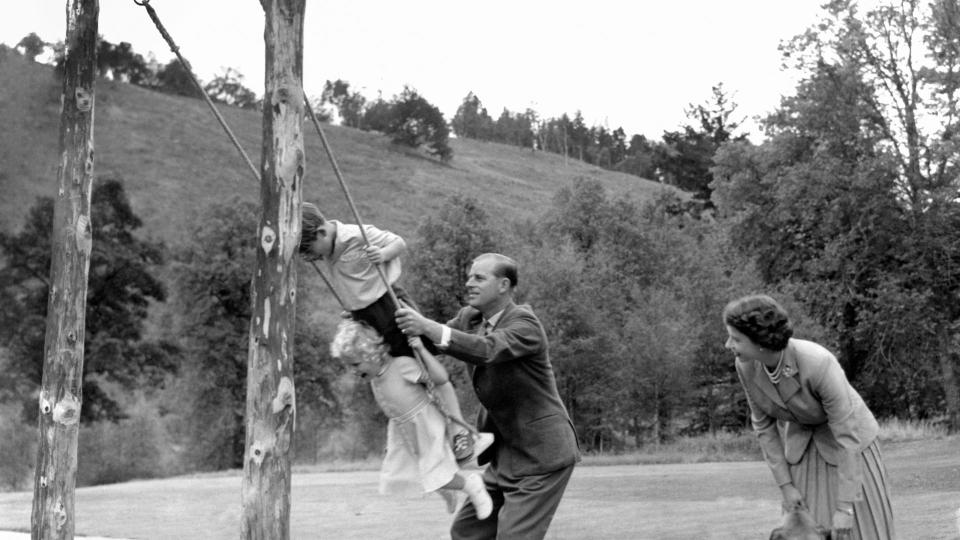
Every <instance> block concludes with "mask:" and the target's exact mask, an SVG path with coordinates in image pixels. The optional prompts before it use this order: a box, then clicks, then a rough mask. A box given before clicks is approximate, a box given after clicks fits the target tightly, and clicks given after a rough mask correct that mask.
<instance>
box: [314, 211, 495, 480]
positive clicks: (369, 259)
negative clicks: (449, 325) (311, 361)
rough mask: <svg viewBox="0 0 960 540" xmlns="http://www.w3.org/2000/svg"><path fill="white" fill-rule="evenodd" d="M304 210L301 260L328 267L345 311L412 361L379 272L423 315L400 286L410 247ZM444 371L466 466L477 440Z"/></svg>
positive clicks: (440, 388) (443, 394) (455, 441)
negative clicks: (403, 259) (403, 256)
mask: <svg viewBox="0 0 960 540" xmlns="http://www.w3.org/2000/svg"><path fill="white" fill-rule="evenodd" d="M301 208H302V210H301V232H300V248H299V251H300V254H301V256H303V257H304V258H305V259H307V260H308V261H315V260H320V261H321V262H322V264H324V266H325V267H326V271H327V272H326V275H327V276H329V279H330V283H331V286H332V287H334V288H335V292H336V293H337V296H338V297H339V299H340V301H341V302H342V303H343V309H345V310H347V311H349V312H350V316H351V317H352V318H353V319H354V320H356V321H363V322H365V323H367V324H368V325H370V326H371V327H372V328H373V329H374V330H376V331H377V332H379V333H380V335H381V336H382V337H383V341H384V343H385V344H386V346H387V348H388V350H389V354H390V355H391V356H393V357H397V356H410V357H412V356H413V354H414V353H413V350H412V349H411V348H410V344H409V343H408V342H407V337H406V336H405V335H403V332H401V331H400V328H399V327H397V321H396V318H395V312H396V311H397V309H398V308H399V307H400V306H397V305H395V304H394V302H393V299H392V298H390V293H389V291H388V290H387V286H386V284H385V283H384V280H383V279H382V278H381V277H380V273H379V272H378V271H377V267H376V265H378V264H379V265H382V271H383V274H384V276H385V277H386V278H387V281H389V282H390V286H391V288H392V289H393V291H394V294H395V295H396V297H397V299H398V300H399V301H400V302H401V303H403V304H407V306H409V307H412V308H413V309H417V307H416V304H415V303H414V301H413V300H412V299H411V298H410V296H409V295H408V294H407V292H406V291H405V290H404V289H403V288H402V287H400V286H399V285H398V284H397V281H398V280H399V279H400V274H401V268H400V255H401V254H402V253H403V252H404V251H405V250H406V242H404V240H403V238H402V237H400V236H398V235H396V234H393V233H392V232H390V231H385V230H381V229H378V228H376V227H373V226H371V225H365V226H364V228H363V231H361V230H360V227H359V226H358V225H352V224H348V223H341V222H339V221H337V220H335V219H326V218H325V217H324V216H323V214H322V213H321V212H320V209H318V208H317V207H316V206H315V205H313V204H310V203H303V205H302V207H301ZM364 236H366V241H369V245H368V244H367V243H366V241H365V239H364ZM405 307H406V306H405ZM425 345H426V347H427V349H428V350H429V351H430V352H431V353H434V354H436V353H437V350H436V347H435V346H434V344H433V343H432V342H429V341H428V342H426V343H425ZM438 365H439V366H440V370H441V371H442V376H441V377H439V379H441V380H444V381H447V382H445V383H436V387H435V389H434V390H435V391H436V393H437V395H438V396H439V398H440V399H441V400H442V401H443V405H444V409H445V410H446V411H447V412H448V413H449V414H450V415H451V416H452V417H453V418H455V419H456V420H457V421H456V422H455V423H451V424H450V426H449V427H450V429H449V431H448V437H449V438H450V441H451V444H452V445H453V447H454V454H455V455H456V457H457V460H458V461H459V462H460V463H466V462H468V461H469V460H470V459H471V458H473V456H474V454H475V449H474V439H473V437H471V436H470V433H469V431H468V430H467V429H466V428H464V427H463V426H464V425H466V424H464V422H463V415H462V414H461V412H460V402H459V401H458V400H457V394H456V392H455V391H454V389H453V385H452V384H450V383H449V379H448V377H447V374H446V370H445V369H444V368H443V365H442V364H439V363H438ZM476 453H477V454H479V452H476Z"/></svg>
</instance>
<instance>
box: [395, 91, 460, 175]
mask: <svg viewBox="0 0 960 540" xmlns="http://www.w3.org/2000/svg"><path fill="white" fill-rule="evenodd" d="M386 133H387V134H388V135H392V136H393V142H394V143H398V144H404V145H407V146H410V147H413V148H419V147H420V146H426V147H427V150H428V151H429V152H430V154H432V155H434V156H437V157H439V158H440V160H441V161H444V162H447V161H450V159H452V158H453V150H452V149H451V148H450V146H449V144H448V139H449V136H450V130H449V128H447V122H446V120H444V119H443V113H441V112H440V109H438V108H437V107H436V106H434V105H431V104H430V102H429V101H427V100H426V99H424V98H423V96H421V95H420V94H419V93H417V91H416V90H414V89H412V88H410V87H405V88H404V89H403V92H402V93H401V94H400V96H398V97H397V98H396V99H395V100H394V103H393V115H392V119H391V122H390V125H389V126H387V131H386Z"/></svg>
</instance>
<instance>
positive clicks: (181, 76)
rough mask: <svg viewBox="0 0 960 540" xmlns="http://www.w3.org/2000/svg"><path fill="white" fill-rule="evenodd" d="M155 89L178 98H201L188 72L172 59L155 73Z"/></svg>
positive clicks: (177, 61)
mask: <svg viewBox="0 0 960 540" xmlns="http://www.w3.org/2000/svg"><path fill="white" fill-rule="evenodd" d="M157 84H158V86H157V89H158V90H160V91H161V92H166V93H168V94H176V95H178V96H189V97H201V96H200V90H198V89H197V85H196V84H194V82H193V79H192V78H191V76H190V71H188V70H187V69H186V68H185V67H183V64H181V63H180V61H179V60H177V59H176V58H174V59H173V60H171V61H170V62H168V63H167V65H165V66H163V68H161V69H160V71H158V72H157Z"/></svg>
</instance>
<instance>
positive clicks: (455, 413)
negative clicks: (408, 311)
mask: <svg viewBox="0 0 960 540" xmlns="http://www.w3.org/2000/svg"><path fill="white" fill-rule="evenodd" d="M409 342H410V346H411V347H413V349H414V350H415V351H416V352H417V354H418V355H419V356H420V359H421V360H423V364H424V367H425V368H426V370H427V377H429V378H430V382H432V383H433V390H434V392H435V394H436V397H437V399H439V400H440V402H441V403H440V404H441V405H442V406H443V410H444V412H445V413H446V414H447V415H449V416H450V417H451V418H453V419H455V420H456V421H452V422H450V428H449V429H448V430H447V433H448V436H449V438H450V442H451V444H452V445H453V448H454V454H455V455H456V457H457V460H458V461H465V460H469V459H470V458H471V457H472V456H473V439H472V438H471V437H470V431H469V430H468V429H467V428H466V427H464V426H465V425H466V422H464V420H463V412H462V411H461V410H460V400H458V399H457V392H456V391H455V390H454V389H453V384H451V383H450V375H449V374H448V373H447V368H445V367H443V364H441V363H440V361H439V360H437V357H435V356H434V355H433V354H431V353H430V351H428V350H427V349H426V347H424V346H423V342H422V341H421V340H420V338H419V337H413V338H410V340H409Z"/></svg>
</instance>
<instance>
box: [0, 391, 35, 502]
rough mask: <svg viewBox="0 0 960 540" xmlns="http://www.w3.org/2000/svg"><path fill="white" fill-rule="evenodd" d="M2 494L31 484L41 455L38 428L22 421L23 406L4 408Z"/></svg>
mask: <svg viewBox="0 0 960 540" xmlns="http://www.w3.org/2000/svg"><path fill="white" fill-rule="evenodd" d="M0 456H3V459H0V491H7V490H17V489H21V488H24V487H26V486H28V485H29V484H30V477H31V476H32V472H33V468H34V465H35V464H36V456H37V427H36V426H32V425H28V424H24V423H22V422H21V421H20V405H19V404H12V403H5V404H2V405H0Z"/></svg>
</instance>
